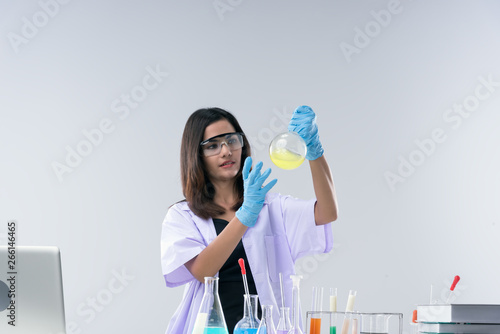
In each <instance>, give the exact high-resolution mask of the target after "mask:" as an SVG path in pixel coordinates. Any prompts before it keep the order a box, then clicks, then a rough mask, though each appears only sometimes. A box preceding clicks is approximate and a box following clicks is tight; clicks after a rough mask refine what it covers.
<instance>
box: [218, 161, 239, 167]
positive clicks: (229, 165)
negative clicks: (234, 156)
mask: <svg viewBox="0 0 500 334" xmlns="http://www.w3.org/2000/svg"><path fill="white" fill-rule="evenodd" d="M234 164H235V162H234V161H225V162H224V163H223V164H222V165H220V166H219V167H222V168H229V167H231V166H233V165H234Z"/></svg>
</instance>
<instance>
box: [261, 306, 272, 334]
mask: <svg viewBox="0 0 500 334" xmlns="http://www.w3.org/2000/svg"><path fill="white" fill-rule="evenodd" d="M257 334H276V327H274V322H273V306H272V305H264V306H262V321H261V322H260V325H259V330H258V331H257Z"/></svg>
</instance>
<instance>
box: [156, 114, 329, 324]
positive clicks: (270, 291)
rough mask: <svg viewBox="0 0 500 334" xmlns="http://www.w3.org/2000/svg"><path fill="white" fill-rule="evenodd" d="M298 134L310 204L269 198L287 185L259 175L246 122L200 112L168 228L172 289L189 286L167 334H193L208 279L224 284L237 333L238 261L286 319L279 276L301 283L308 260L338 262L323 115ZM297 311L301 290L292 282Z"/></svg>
mask: <svg viewBox="0 0 500 334" xmlns="http://www.w3.org/2000/svg"><path fill="white" fill-rule="evenodd" d="M288 129H289V131H294V132H297V133H298V134H299V135H300V136H301V137H302V138H303V139H304V140H305V142H306V144H307V149H308V150H307V156H306V159H308V160H309V165H310V168H311V174H312V181H313V185H314V191H315V194H316V199H313V200H309V201H302V200H298V199H295V198H292V197H290V196H282V195H280V194H275V193H268V191H269V190H270V189H271V188H272V187H273V186H274V185H275V183H276V182H277V180H276V179H275V180H272V181H270V182H269V183H267V184H266V185H265V186H264V182H265V180H266V179H267V177H268V176H269V175H270V173H271V170H270V169H267V170H266V171H265V172H263V173H261V169H262V162H259V163H258V164H257V165H256V166H255V167H254V168H253V169H251V166H252V159H251V158H250V155H251V154H250V144H249V142H248V140H247V139H246V137H245V135H244V133H243V130H242V129H241V127H240V125H239V124H238V121H237V120H236V118H235V117H234V116H233V115H232V114H230V113H229V112H227V111H225V110H223V109H220V108H208V109H199V110H197V111H195V112H194V113H193V114H192V115H191V116H190V117H189V119H188V121H187V122H186V126H185V128H184V133H183V137H182V144H181V179H182V188H183V193H184V196H185V197H186V200H185V201H181V202H179V203H176V204H174V205H173V206H171V207H170V208H169V210H168V213H167V216H166V217H165V220H164V222H163V226H162V243H161V246H162V271H163V275H164V277H165V282H166V284H167V286H169V287H176V286H179V285H183V284H186V283H187V286H186V288H185V291H184V297H183V301H182V303H181V305H180V306H179V307H178V309H177V311H176V312H175V314H174V316H173V317H172V319H171V321H170V323H169V326H168V329H167V333H176V334H177V333H189V334H191V332H192V328H193V324H194V321H195V318H196V314H197V312H198V308H199V306H200V302H201V299H202V296H203V290H204V284H203V283H204V277H206V276H216V275H218V276H219V295H220V298H221V304H222V306H223V310H224V315H225V318H226V323H227V325H228V330H229V331H230V333H232V330H233V328H234V325H235V324H236V322H237V321H238V320H239V319H240V318H241V317H242V312H243V294H244V291H243V283H242V279H241V274H240V271H239V266H238V263H237V260H238V258H244V259H245V260H246V261H245V262H246V263H247V277H248V283H249V289H250V293H258V295H259V300H260V303H261V304H263V305H274V308H273V317H274V319H275V321H277V319H278V306H277V305H278V303H277V301H279V300H281V294H280V289H279V276H278V274H279V273H280V272H281V273H283V277H285V278H288V277H289V275H291V274H294V263H295V261H296V260H297V259H298V258H299V257H302V256H305V255H310V254H314V253H322V252H329V251H330V250H331V249H332V246H333V237H332V231H331V227H330V225H329V223H330V222H332V221H334V220H336V219H337V200H336V195H335V189H334V185H333V180H332V176H331V172H330V168H329V166H328V163H327V162H326V159H325V158H324V156H323V147H322V145H321V143H320V141H319V136H318V128H317V125H316V115H315V114H314V112H313V111H312V109H311V108H309V107H307V106H301V107H299V108H297V109H296V110H295V112H294V114H293V116H292V119H291V121H290V124H289V127H288ZM285 291H286V294H287V295H286V302H287V304H288V305H287V306H291V305H290V303H291V300H292V299H291V281H289V280H285Z"/></svg>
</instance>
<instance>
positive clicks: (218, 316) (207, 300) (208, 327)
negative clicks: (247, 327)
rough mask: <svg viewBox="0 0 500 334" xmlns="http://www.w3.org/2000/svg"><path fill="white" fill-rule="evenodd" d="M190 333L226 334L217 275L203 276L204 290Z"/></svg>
mask: <svg viewBox="0 0 500 334" xmlns="http://www.w3.org/2000/svg"><path fill="white" fill-rule="evenodd" d="M192 334H228V330H227V326H226V320H225V319H224V313H223V312H222V306H221V304H220V299H219V278H218V277H205V292H204V293H203V299H202V300H201V304H200V309H199V311H198V314H197V316H196V320H195V323H194V327H193V332H192Z"/></svg>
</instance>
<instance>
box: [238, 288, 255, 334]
mask: <svg viewBox="0 0 500 334" xmlns="http://www.w3.org/2000/svg"><path fill="white" fill-rule="evenodd" d="M243 298H244V299H245V303H244V305H243V318H242V319H241V320H240V321H238V323H237V324H236V326H234V331H233V334H256V333H257V330H258V329H259V325H260V321H259V319H258V318H257V306H258V302H259V296H258V295H246V294H245V295H243Z"/></svg>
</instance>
